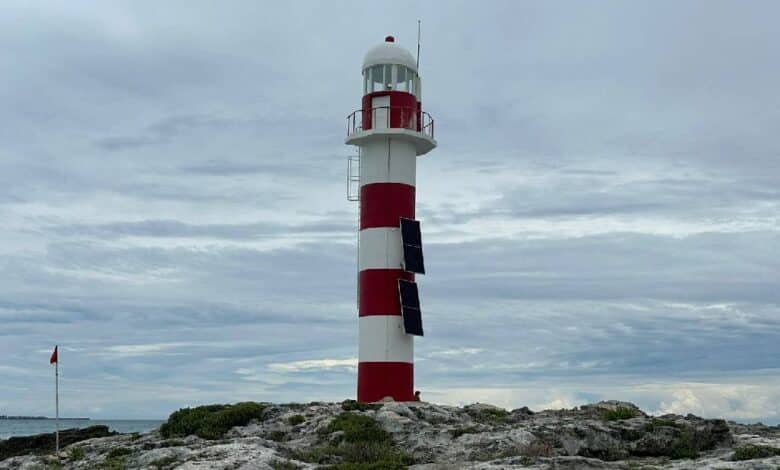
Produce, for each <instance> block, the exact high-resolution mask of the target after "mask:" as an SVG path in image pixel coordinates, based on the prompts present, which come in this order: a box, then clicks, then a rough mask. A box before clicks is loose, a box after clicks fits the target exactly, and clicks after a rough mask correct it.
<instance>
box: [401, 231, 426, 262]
mask: <svg viewBox="0 0 780 470" xmlns="http://www.w3.org/2000/svg"><path fill="white" fill-rule="evenodd" d="M401 243H403V245H404V246H403V248H404V270H405V271H409V272H412V273H418V274H425V261H424V260H423V251H422V234H421V233H420V222H419V221H417V220H414V219H405V218H403V217H402V218H401Z"/></svg>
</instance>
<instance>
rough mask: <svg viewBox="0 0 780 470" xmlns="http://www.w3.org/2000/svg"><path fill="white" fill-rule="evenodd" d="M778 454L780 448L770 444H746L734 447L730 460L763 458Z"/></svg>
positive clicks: (779, 453)
mask: <svg viewBox="0 0 780 470" xmlns="http://www.w3.org/2000/svg"><path fill="white" fill-rule="evenodd" d="M776 455H780V449H779V448H777V447H772V446H761V445H747V446H743V447H737V448H736V449H734V455H733V456H732V457H731V460H753V459H765V458H768V457H774V456H776Z"/></svg>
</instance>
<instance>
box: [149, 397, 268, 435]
mask: <svg viewBox="0 0 780 470" xmlns="http://www.w3.org/2000/svg"><path fill="white" fill-rule="evenodd" d="M265 408H266V406H265V405H263V404H261V403H254V402H244V403H236V404H235V405H207V406H198V407H195V408H182V409H180V410H179V411H176V412H174V413H172V414H171V416H170V417H169V418H168V421H167V422H166V423H163V425H162V426H160V434H162V436H163V437H165V438H170V437H184V436H189V435H191V434H194V435H196V436H198V437H202V438H203V439H219V438H221V437H223V436H224V435H225V433H227V432H228V431H229V430H230V429H231V428H233V427H234V426H246V425H247V424H249V422H250V421H252V420H253V419H262V417H263V411H265Z"/></svg>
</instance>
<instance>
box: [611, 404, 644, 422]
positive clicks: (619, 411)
mask: <svg viewBox="0 0 780 470" xmlns="http://www.w3.org/2000/svg"><path fill="white" fill-rule="evenodd" d="M638 415H639V413H638V412H637V411H636V410H635V409H633V408H628V407H625V406H618V407H617V408H615V409H614V410H606V411H604V415H603V416H604V419H606V420H607V421H618V420H621V419H631V418H635V417H637V416H638Z"/></svg>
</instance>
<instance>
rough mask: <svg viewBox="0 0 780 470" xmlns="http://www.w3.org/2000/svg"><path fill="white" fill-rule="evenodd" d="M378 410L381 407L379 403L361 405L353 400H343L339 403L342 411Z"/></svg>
mask: <svg viewBox="0 0 780 470" xmlns="http://www.w3.org/2000/svg"><path fill="white" fill-rule="evenodd" d="M379 408H382V405H381V404H379V403H361V402H359V401H355V400H344V401H342V402H341V409H342V410H344V411H368V410H374V411H376V410H378V409H379Z"/></svg>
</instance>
